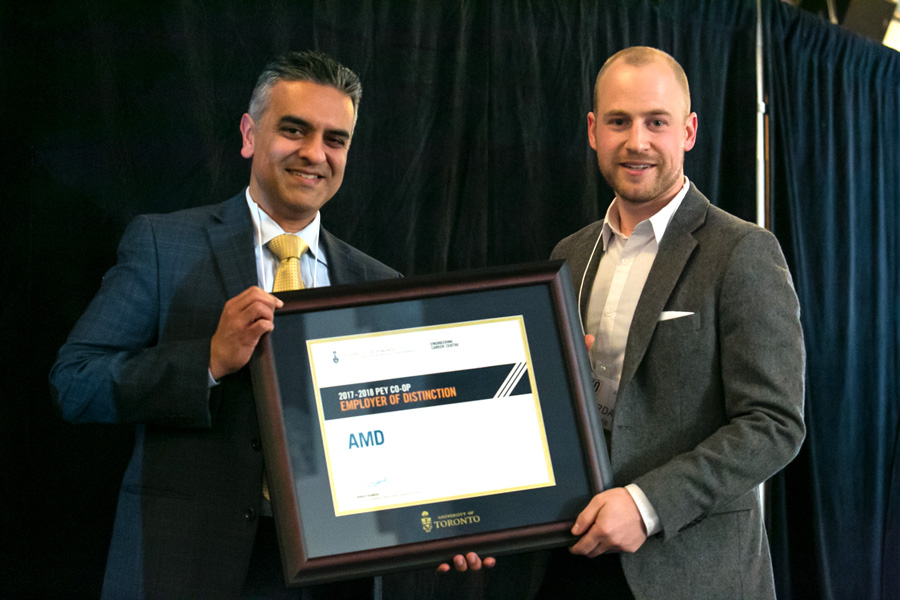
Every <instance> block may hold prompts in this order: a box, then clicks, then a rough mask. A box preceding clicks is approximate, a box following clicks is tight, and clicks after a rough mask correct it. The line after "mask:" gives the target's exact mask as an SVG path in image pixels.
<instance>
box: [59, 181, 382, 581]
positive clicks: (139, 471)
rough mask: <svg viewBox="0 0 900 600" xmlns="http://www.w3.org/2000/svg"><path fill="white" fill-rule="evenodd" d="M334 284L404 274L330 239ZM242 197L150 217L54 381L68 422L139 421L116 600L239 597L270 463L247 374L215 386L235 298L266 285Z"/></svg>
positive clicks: (119, 525) (68, 347) (143, 219)
mask: <svg viewBox="0 0 900 600" xmlns="http://www.w3.org/2000/svg"><path fill="white" fill-rule="evenodd" d="M320 237H321V244H322V247H323V248H324V249H325V252H326V255H327V257H328V265H329V275H330V277H331V282H332V284H333V285H339V284H342V283H352V282H361V281H368V280H373V279H384V278H390V277H397V276H398V273H397V272H396V271H394V270H393V269H390V268H388V267H386V266H385V265H383V264H381V263H380V262H378V261H376V260H375V259H373V258H371V257H369V256H367V255H365V254H363V253H362V252H360V251H358V250H356V249H354V248H352V247H351V246H349V245H347V244H346V243H344V242H342V241H340V240H338V239H337V238H335V237H334V236H332V235H331V234H329V233H328V232H327V231H325V230H322V232H321V236H320ZM256 279H257V275H256V259H255V257H254V242H253V221H252V219H251V217H250V213H249V210H248V209H247V205H246V202H245V200H244V194H243V193H241V194H239V195H237V196H235V197H234V198H231V199H230V200H228V201H226V202H224V203H222V204H217V205H213V206H205V207H200V208H194V209H189V210H184V211H179V212H176V213H172V214H167V215H143V216H140V217H137V218H136V219H135V220H134V221H133V222H132V223H131V224H130V225H129V227H128V229H127V230H126V232H125V234H124V236H123V238H122V241H121V244H120V246H119V255H118V261H117V263H116V265H115V266H114V267H113V268H112V269H111V270H110V271H109V272H108V273H107V274H106V275H105V276H104V278H103V284H102V286H101V289H100V291H99V292H98V293H97V296H96V297H95V298H94V299H93V300H92V302H91V304H90V306H89V307H88V309H87V311H86V312H85V314H84V315H83V316H82V317H81V319H80V320H79V321H78V323H77V324H76V326H75V328H74V329H73V330H72V333H71V334H70V336H69V338H68V340H67V341H66V343H65V345H64V346H63V347H62V348H61V349H60V351H59V356H58V358H57V362H56V364H55V365H54V367H53V370H52V372H51V375H50V383H51V391H52V392H53V394H54V396H55V399H56V401H57V403H58V405H59V407H60V409H61V411H62V414H63V417H64V418H66V419H67V420H69V421H72V422H101V423H136V424H138V426H137V432H136V439H135V445H134V452H133V455H132V457H131V461H130V464H129V465H128V468H127V470H126V472H125V476H124V478H123V481H122V487H121V491H120V493H119V503H118V508H117V512H116V520H115V525H114V530H113V537H112V543H111V545H110V550H109V557H108V559H107V567H106V577H105V580H104V587H103V595H104V597H109V598H145V597H150V598H236V597H238V596H239V594H240V591H241V587H242V585H243V582H244V578H245V577H246V573H247V568H248V565H249V561H250V555H251V551H252V548H253V541H254V537H255V535H256V527H257V519H256V517H257V515H258V514H259V510H260V503H261V495H262V494H261V489H262V488H261V482H262V474H263V460H262V453H261V451H260V444H259V429H258V424H257V421H256V409H255V405H254V401H253V393H252V387H251V383H250V376H249V372H248V369H246V368H244V369H242V370H241V371H239V372H237V373H234V374H232V375H228V376H226V377H223V379H222V381H221V383H220V385H218V386H216V387H214V388H212V390H210V388H209V383H208V375H207V369H208V365H209V344H210V339H211V338H212V334H213V332H214V331H215V329H216V326H217V325H218V321H219V316H220V314H221V312H222V308H223V306H224V305H225V302H226V301H227V300H228V299H229V298H232V297H234V296H235V295H237V294H239V293H240V292H242V291H243V290H245V289H246V288H248V287H250V286H252V285H255V284H256Z"/></svg>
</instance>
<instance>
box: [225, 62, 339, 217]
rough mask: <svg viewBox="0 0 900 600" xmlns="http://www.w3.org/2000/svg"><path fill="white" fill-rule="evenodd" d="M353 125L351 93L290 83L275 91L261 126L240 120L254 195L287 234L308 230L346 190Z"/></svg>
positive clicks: (280, 83)
mask: <svg viewBox="0 0 900 600" xmlns="http://www.w3.org/2000/svg"><path fill="white" fill-rule="evenodd" d="M353 122H354V111H353V102H352V101H351V99H350V97H349V96H347V95H346V94H344V93H342V92H340V91H339V90H337V89H335V88H333V87H330V86H326V85H319V84H317V83H312V82H310V81H285V80H281V81H278V82H277V83H275V85H273V86H272V89H271V91H270V94H269V102H268V105H267V106H266V108H265V111H264V112H263V113H262V116H261V117H260V118H259V120H258V121H254V120H253V118H252V117H251V116H250V115H249V114H244V116H243V117H242V118H241V136H242V139H243V146H242V148H241V155H242V156H243V157H244V158H252V159H253V160H252V164H251V168H250V196H251V197H252V198H253V200H254V201H255V202H256V203H257V204H259V206H260V208H262V209H263V210H264V211H266V213H267V214H268V215H269V216H270V217H272V219H274V220H275V222H276V223H278V224H279V225H280V226H281V228H282V229H284V230H285V231H287V232H291V233H295V232H297V231H300V230H301V229H303V228H304V227H306V226H307V225H309V223H310V222H312V220H313V219H314V218H315V216H316V212H318V210H319V209H320V208H321V207H322V206H323V205H324V204H325V203H326V202H328V201H329V200H331V197H332V196H334V194H335V193H336V192H337V191H338V188H340V187H341V182H342V181H343V179H344V167H345V166H346V164H347V151H348V150H349V148H350V137H351V135H352V132H353Z"/></svg>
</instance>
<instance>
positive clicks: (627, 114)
mask: <svg viewBox="0 0 900 600" xmlns="http://www.w3.org/2000/svg"><path fill="white" fill-rule="evenodd" d="M603 116H604V117H631V116H634V115H633V114H632V113H630V112H628V111H625V110H610V111H607V112H605V113H603ZM638 116H642V117H644V116H649V117H659V116H664V117H671V116H672V113H671V112H669V111H667V110H664V109H658V110H651V111H649V112H646V113H641V114H640V115H638Z"/></svg>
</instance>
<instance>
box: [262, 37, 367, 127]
mask: <svg viewBox="0 0 900 600" xmlns="http://www.w3.org/2000/svg"><path fill="white" fill-rule="evenodd" d="M279 81H311V82H312V83H318V84H319V85H327V86H330V87H333V88H335V89H336V90H338V91H339V92H342V93H344V94H346V95H347V96H349V97H350V100H351V101H352V102H353V119H354V123H355V122H356V114H357V112H358V109H359V101H360V98H362V84H361V83H360V82H359V77H358V76H357V75H356V73H354V72H353V71H351V70H350V69H348V68H347V67H345V66H344V65H342V64H341V63H339V62H337V61H336V60H334V59H333V58H331V57H330V56H328V55H326V54H323V53H321V52H316V51H313V50H304V51H302V52H296V51H295V52H285V53H284V54H282V55H281V56H279V57H277V58H276V59H275V60H273V61H272V62H270V63H269V64H268V65H266V68H265V69H264V70H263V72H262V74H261V75H260V76H259V79H257V80H256V87H254V88H253V95H252V96H251V97H250V108H249V109H248V111H247V112H249V113H250V117H251V118H252V119H253V120H254V121H259V119H260V117H262V114H263V113H264V112H265V110H266V107H267V106H268V104H269V93H270V92H271V90H272V86H274V85H275V84H276V83H278V82H279Z"/></svg>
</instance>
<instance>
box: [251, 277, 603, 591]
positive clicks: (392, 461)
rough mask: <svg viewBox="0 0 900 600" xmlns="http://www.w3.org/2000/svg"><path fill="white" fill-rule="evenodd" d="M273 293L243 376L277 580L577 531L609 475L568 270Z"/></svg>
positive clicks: (317, 579) (357, 570) (365, 570)
mask: <svg viewBox="0 0 900 600" xmlns="http://www.w3.org/2000/svg"><path fill="white" fill-rule="evenodd" d="M281 297H282V299H283V300H284V301H285V304H284V307H283V308H281V309H280V310H278V311H277V312H276V315H275V330H274V331H273V332H272V333H271V334H269V335H268V336H266V337H265V338H263V340H262V341H261V343H260V347H259V349H258V351H257V353H256V355H255V356H254V358H253V360H252V362H251V369H252V372H253V385H254V393H255V396H256V404H257V413H258V416H259V422H260V430H261V437H262V443H263V451H264V455H265V461H266V470H267V481H268V489H269V494H270V498H271V502H272V510H273V514H274V517H275V522H276V528H277V531H278V539H279V546H280V549H281V558H282V566H283V568H284V573H285V580H286V583H287V584H288V585H306V584H314V583H322V582H326V581H333V580H338V579H346V578H352V577H360V576H364V575H369V574H377V573H384V572H388V571H395V570H403V569H409V568H414V567H418V566H432V567H433V566H436V565H437V564H438V563H440V562H444V561H447V560H449V559H450V558H451V557H452V556H453V555H454V554H457V553H459V552H467V551H476V552H479V553H480V554H482V556H486V555H500V554H504V553H511V552H520V551H525V550H535V549H540V548H547V547H552V546H559V545H564V544H568V543H571V542H572V541H573V537H572V536H571V535H570V534H569V529H570V527H571V525H572V523H573V521H574V519H575V517H576V516H577V515H578V513H579V512H580V511H581V510H582V509H583V508H584V506H585V505H586V504H587V502H588V501H589V500H590V498H591V497H592V496H593V495H594V494H596V493H598V492H600V491H602V490H604V489H606V488H607V487H609V486H610V485H611V476H610V470H609V460H608V458H607V453H606V445H605V443H604V440H603V431H602V429H601V428H600V426H599V422H598V417H597V411H596V408H595V407H594V400H593V393H592V389H591V378H590V369H589V366H588V358H587V353H586V350H585V348H584V338H583V335H582V333H581V328H580V325H579V318H578V314H577V307H576V304H575V300H574V298H573V289H572V285H571V282H570V280H569V275H568V268H567V267H565V265H564V264H563V263H562V262H544V263H535V264H529V265H520V266H516V267H507V268H500V269H483V270H477V271H467V272H458V273H454V274H450V275H442V276H429V277H418V278H409V279H397V280H390V281H379V282H374V283H368V284H361V285H353V286H341V287H334V288H320V289H312V290H302V291H298V292H289V293H285V294H282V295H281Z"/></svg>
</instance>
